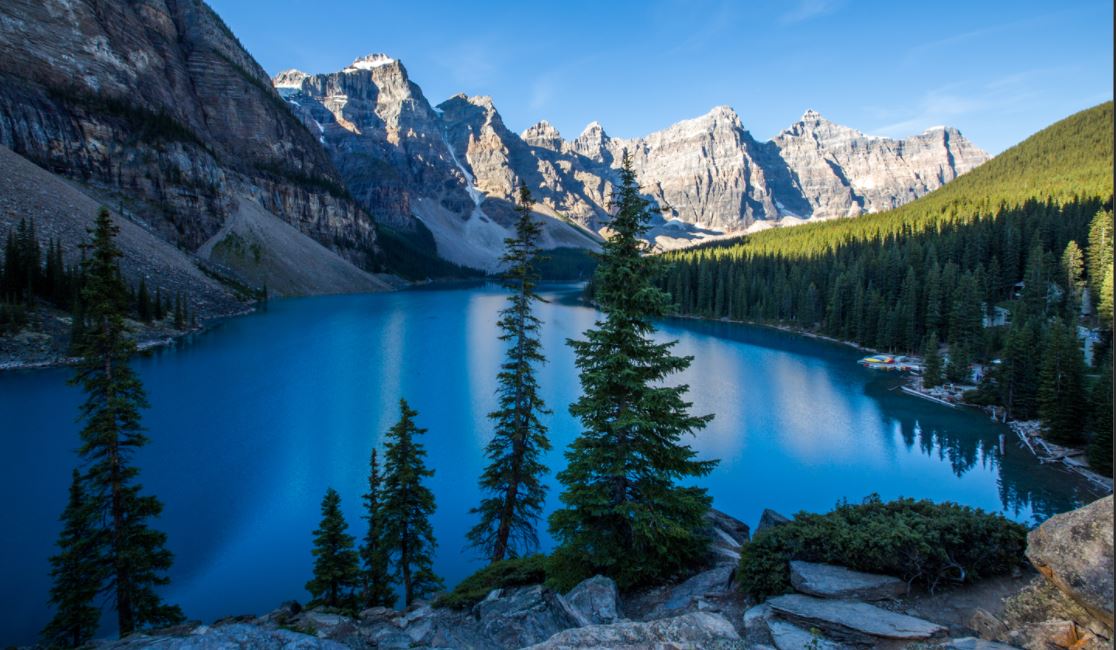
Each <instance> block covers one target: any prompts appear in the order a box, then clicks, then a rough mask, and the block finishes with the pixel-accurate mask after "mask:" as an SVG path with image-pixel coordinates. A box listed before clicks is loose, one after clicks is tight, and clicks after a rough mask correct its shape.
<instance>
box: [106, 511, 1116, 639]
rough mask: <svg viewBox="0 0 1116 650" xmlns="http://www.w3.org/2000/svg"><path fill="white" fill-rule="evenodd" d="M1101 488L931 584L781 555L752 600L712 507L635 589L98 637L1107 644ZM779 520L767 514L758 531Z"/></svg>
mask: <svg viewBox="0 0 1116 650" xmlns="http://www.w3.org/2000/svg"><path fill="white" fill-rule="evenodd" d="M1112 503H1113V502H1112V497H1111V496H1109V497H1105V498H1103V499H1100V500H1098V501H1095V502H1094V503H1092V504H1090V505H1088V506H1085V507H1083V508H1080V509H1079V510H1075V511H1073V512H1069V513H1065V514H1062V515H1057V516H1055V517H1053V518H1051V519H1050V520H1048V521H1047V522H1045V523H1044V524H1042V525H1041V526H1040V527H1039V528H1037V529H1036V530H1034V531H1032V532H1031V533H1030V534H1029V536H1028V544H1027V551H1026V555H1027V558H1028V560H1030V562H1031V564H1032V565H1033V569H1030V568H1024V567H1020V570H1019V571H1017V572H1015V574H1013V575H1012V576H1005V577H1003V578H991V579H986V580H981V581H977V582H975V583H973V584H969V585H965V586H961V587H957V588H954V589H952V590H950V591H946V592H943V593H938V594H927V593H921V592H918V591H912V590H911V589H910V588H909V586H908V585H907V584H906V583H905V582H904V581H902V580H899V579H897V578H894V577H889V576H881V575H874V574H866V573H861V572H856V571H851V570H849V569H846V568H843V567H837V566H831V565H825V564H815V563H809V562H797V561H793V562H791V563H790V566H789V570H790V574H791V581H792V585H793V587H794V590H793V592H792V593H786V594H783V595H779V596H775V597H773V598H770V599H768V600H767V601H766V602H762V603H755V602H751V601H750V600H749V599H748V598H747V597H745V596H744V594H743V592H741V591H740V589H739V588H738V586H737V585H736V582H735V572H736V570H737V564H738V558H739V554H740V549H741V547H742V545H743V544H747V543H748V541H749V539H750V531H749V530H748V526H747V525H745V524H743V523H742V522H739V521H737V520H735V519H733V518H731V517H729V516H727V515H724V514H721V513H714V514H713V516H711V518H710V522H711V528H712V532H713V535H714V539H716V540H717V542H716V543H715V544H714V547H713V549H712V553H711V556H710V559H709V562H708V564H707V565H706V566H703V567H698V568H697V570H696V571H695V572H694V573H692V574H691V575H689V576H686V577H685V578H684V579H680V580H678V581H676V582H673V583H671V584H666V585H663V586H660V587H657V588H654V589H650V590H646V591H642V592H638V593H635V594H621V593H620V592H619V591H618V590H617V588H616V585H615V583H613V582H612V581H611V580H610V579H608V578H605V577H603V576H596V577H593V578H590V579H588V580H585V581H583V582H582V583H580V584H578V585H577V586H576V587H574V588H573V589H572V590H570V591H568V592H566V593H558V592H556V591H554V590H552V589H550V588H548V587H546V586H543V585H530V586H524V587H515V588H506V589H494V590H493V591H491V592H490V593H489V594H488V596H487V597H486V598H485V599H484V600H482V601H481V602H479V603H477V604H475V605H474V606H472V607H471V608H467V609H460V610H457V609H449V608H440V607H435V606H434V605H432V604H431V603H426V602H420V603H416V604H415V605H413V606H411V607H409V608H407V609H405V610H402V611H399V610H394V609H388V608H383V607H376V608H372V609H367V610H364V611H363V612H360V613H359V614H357V615H350V614H343V613H339V612H335V611H329V610H326V609H322V608H312V609H303V608H302V607H301V606H300V605H299V604H298V603H296V602H293V601H291V602H287V603H284V604H283V605H281V606H280V607H279V608H277V609H276V610H274V611H272V612H269V613H267V614H265V615H263V616H235V617H229V618H225V619H221V620H219V621H216V622H214V623H212V624H203V623H199V622H193V623H187V624H185V625H182V626H178V627H175V628H172V629H166V630H160V631H155V632H147V633H141V634H134V635H132V636H130V637H128V638H125V639H122V640H113V641H107V640H106V641H99V642H96V643H95V645H96V647H99V648H105V649H111V650H117V649H121V650H123V649H132V648H151V647H155V648H164V649H168V650H195V649H203V648H204V649H207V650H209V649H214V648H221V649H223V648H230V649H231V648H292V649H294V648H298V649H322V650H343V649H346V648H349V649H360V648H477V649H490V648H491V649H510V648H532V649H534V650H573V649H577V648H620V649H630V650H635V649H637V648H664V649H665V648H671V649H681V648H693V649H697V648H702V649H705V648H711V649H729V648H732V649H736V648H741V649H742V648H756V649H759V650H773V649H778V650H802V649H804V648H812V649H826V650H838V649H853V648H885V649H892V648H894V649H898V648H911V649H913V648H920V649H929V648H940V649H948V648H952V649H956V650H962V649H973V650H998V649H1003V648H1028V649H1039V648H1042V649H1047V648H1073V649H1075V650H1099V649H1101V648H1110V647H1112V646H1111V639H1112V638H1113V634H1112V601H1113V581H1112V568H1113V557H1112V556H1113V551H1112V524H1113V518H1112ZM786 521H788V519H787V518H786V517H782V516H780V515H778V514H777V513H773V512H770V511H765V513H764V516H763V518H762V519H761V521H760V524H759V526H758V527H757V530H756V533H757V534H763V531H764V530H765V529H766V528H769V527H773V526H778V525H780V524H781V523H782V522H786Z"/></svg>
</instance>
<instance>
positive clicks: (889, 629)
mask: <svg viewBox="0 0 1116 650" xmlns="http://www.w3.org/2000/svg"><path fill="white" fill-rule="evenodd" d="M767 604H768V606H770V607H771V609H773V610H774V611H775V612H776V613H777V614H778V615H779V616H780V617H782V618H785V619H787V620H789V621H791V622H792V623H796V624H799V625H801V626H802V627H805V628H806V629H810V628H814V627H816V628H819V629H820V630H822V631H823V632H825V633H826V636H828V637H830V638H833V639H838V640H841V641H848V642H851V643H866V642H867V643H872V642H874V640H878V639H898V640H903V641H920V640H924V639H930V638H933V637H937V636H942V635H944V634H945V632H946V628H944V627H942V626H940V625H938V624H936V623H931V622H930V621H925V620H923V619H920V618H915V617H913V616H907V615H906V614H898V613H896V612H890V611H888V610H886V609H881V608H879V607H876V606H875V605H869V604H868V603H862V602H858V601H852V600H828V599H825V598H814V597H813V596H804V595H802V594H789V595H786V596H776V597H775V598H771V599H769V600H768V601H767Z"/></svg>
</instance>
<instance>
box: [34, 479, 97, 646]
mask: <svg viewBox="0 0 1116 650" xmlns="http://www.w3.org/2000/svg"><path fill="white" fill-rule="evenodd" d="M91 505H92V504H91V503H90V501H89V498H88V497H87V496H86V494H85V488H84V487H83V485H82V478H81V473H80V472H78V471H77V470H76V469H75V470H74V472H73V478H72V480H71V482H70V499H69V502H68V503H67V504H66V509H65V510H64V511H63V512H62V532H61V533H60V534H59V536H58V554H57V555H55V556H53V557H51V558H50V565H51V570H50V575H51V577H52V578H53V579H54V584H53V585H52V586H51V588H50V603H51V604H52V605H54V606H55V612H54V618H52V619H51V620H50V623H48V624H47V626H46V628H45V629H43V641H44V642H45V643H46V644H47V645H48V646H50V647H63V648H78V647H81V646H83V645H85V644H86V643H88V642H89V641H91V640H92V639H93V635H94V634H95V633H96V631H97V625H98V623H99V622H100V620H101V610H100V608H99V607H97V606H96V605H95V604H94V600H95V599H96V597H97V594H98V592H100V590H101V584H102V583H103V582H104V580H105V577H106V575H107V573H106V571H105V562H104V558H103V557H102V554H101V552H102V537H103V535H104V532H103V531H102V530H101V529H100V528H99V526H98V523H99V522H98V517H97V512H96V511H95V510H94V508H92V507H91Z"/></svg>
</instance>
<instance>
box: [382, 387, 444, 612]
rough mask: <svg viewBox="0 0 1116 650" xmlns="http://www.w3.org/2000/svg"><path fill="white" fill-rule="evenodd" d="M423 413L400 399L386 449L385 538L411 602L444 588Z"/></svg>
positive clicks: (405, 599)
mask: <svg viewBox="0 0 1116 650" xmlns="http://www.w3.org/2000/svg"><path fill="white" fill-rule="evenodd" d="M416 415H418V412H417V411H415V410H413V409H412V408H411V407H410V406H408V405H407V401H406V400H402V399H401V400H399V422H397V423H396V424H395V425H394V426H392V428H391V429H390V430H388V434H387V442H386V444H385V448H386V450H385V452H386V453H385V454H384V487H383V506H382V508H381V510H380V512H382V513H383V520H382V526H383V531H384V533H383V538H382V539H383V543H384V551H386V552H387V553H389V554H390V557H391V559H392V561H393V562H394V563H395V567H396V575H395V579H396V582H398V583H399V584H401V585H403V603H404V605H406V606H408V607H409V606H410V605H411V604H412V603H414V602H415V600H417V599H419V598H424V597H426V596H429V595H430V594H432V593H435V592H436V591H438V590H439V589H441V588H442V579H441V578H439V577H438V576H437V575H435V574H434V569H433V559H434V558H433V555H434V549H436V548H437V546H438V544H437V542H436V541H434V528H433V527H432V526H431V525H430V515H432V514H434V493H433V492H431V491H430V488H428V487H426V486H425V485H423V482H422V481H423V479H424V478H427V477H430V476H433V475H434V471H433V470H430V469H427V467H426V461H425V458H426V450H425V449H424V448H423V446H422V444H421V443H419V442H418V441H417V440H415V438H416V437H417V436H420V435H422V434H424V433H426V429H422V428H419V427H417V426H416V425H415V422H414V417H415V416H416Z"/></svg>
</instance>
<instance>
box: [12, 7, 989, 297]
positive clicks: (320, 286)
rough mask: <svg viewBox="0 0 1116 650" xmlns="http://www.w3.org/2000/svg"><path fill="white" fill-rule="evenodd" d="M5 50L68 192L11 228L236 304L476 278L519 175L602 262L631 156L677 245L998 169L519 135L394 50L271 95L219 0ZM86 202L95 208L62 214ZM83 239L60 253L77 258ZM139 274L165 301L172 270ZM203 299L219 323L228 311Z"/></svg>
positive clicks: (17, 97)
mask: <svg viewBox="0 0 1116 650" xmlns="http://www.w3.org/2000/svg"><path fill="white" fill-rule="evenodd" d="M0 46H2V49H3V51H4V56H3V57H2V58H0V145H2V146H4V147H6V148H8V149H10V150H11V151H12V152H14V153H15V154H18V155H19V156H20V157H22V158H23V159H24V160H26V161H29V162H30V163H33V164H34V166H36V167H37V168H38V169H37V170H31V169H24V168H23V167H20V170H21V171H20V174H22V175H23V177H26V178H32V177H39V176H41V177H42V179H43V180H42V181H41V182H39V184H40V186H43V187H46V186H48V185H51V184H52V183H55V182H64V183H66V184H67V185H68V186H69V188H68V189H67V190H66V191H61V190H59V191H57V192H47V193H40V194H38V195H37V196H36V198H35V199H34V200H35V201H37V202H38V203H36V205H30V204H28V203H27V201H31V198H27V199H26V200H25V201H24V200H23V199H21V198H20V197H18V196H12V197H9V200H8V201H7V202H6V204H5V210H4V214H2V215H0V222H3V223H5V224H11V223H14V222H16V221H18V219H19V218H20V217H21V216H22V215H24V214H31V213H35V214H39V215H40V216H39V217H38V219H39V220H40V223H39V226H40V230H41V231H42V233H43V234H44V236H50V235H52V234H54V233H58V232H62V231H63V230H65V228H64V226H65V224H64V223H62V221H66V222H67V223H76V222H78V221H80V220H81V219H86V220H87V219H88V218H89V217H90V215H84V214H82V215H78V214H77V213H76V212H75V210H76V208H75V206H76V205H78V204H80V205H83V206H85V205H91V204H96V203H101V204H104V205H107V206H109V207H110V208H111V209H112V210H113V211H114V212H116V213H117V214H118V215H119V216H120V217H121V218H123V219H125V220H127V221H130V222H133V223H134V224H136V225H138V226H139V227H140V228H141V229H142V230H144V231H146V232H147V233H148V234H149V235H150V237H148V239H150V240H151V241H161V242H165V243H167V244H170V246H169V247H164V249H161V250H163V252H164V253H166V255H162V253H161V254H160V256H157V257H155V258H152V259H163V258H164V257H166V256H168V255H169V256H170V257H175V258H176V261H175V264H176V265H179V266H180V263H181V261H182V260H181V259H178V258H182V259H189V260H192V261H193V263H194V264H195V265H197V266H199V267H201V268H203V269H204V270H205V273H206V276H207V277H218V278H221V279H222V282H223V283H224V284H223V286H231V287H234V289H235V287H238V286H239V287H260V286H261V285H266V286H267V287H268V289H269V290H270V291H271V292H272V293H279V294H302V293H325V292H335V291H366V290H375V289H383V288H387V287H389V286H390V281H391V278H389V277H388V276H387V275H385V274H391V273H404V271H402V269H403V268H404V266H406V268H407V269H408V270H409V272H408V273H404V274H405V275H410V276H411V277H426V276H427V275H436V274H439V273H441V274H445V273H450V274H453V273H455V272H456V271H454V269H455V268H458V270H461V271H464V269H460V268H459V267H454V266H452V265H448V264H446V263H445V262H443V261H440V260H439V259H438V258H439V257H440V258H442V259H444V260H449V261H450V262H452V263H454V264H457V265H460V266H463V267H471V268H473V269H480V270H484V271H494V270H496V268H497V267H498V258H499V255H500V253H501V250H502V246H503V238H504V237H505V236H506V235H507V234H508V225H509V224H510V223H511V220H512V219H513V218H514V212H513V200H512V199H513V195H514V192H515V190H516V188H517V186H518V185H519V184H520V183H521V182H522V183H526V185H527V186H528V187H529V188H530V189H531V191H532V193H533V195H534V197H535V200H536V204H535V206H534V207H535V212H536V214H537V215H538V218H539V219H540V220H542V221H543V223H544V225H545V228H544V236H543V245H544V247H546V248H574V249H590V250H592V249H596V248H597V247H598V246H599V243H600V241H601V240H602V236H603V235H604V234H607V225H608V221H609V203H610V197H611V193H612V187H613V183H614V182H615V178H616V166H617V165H618V164H619V160H620V159H621V157H622V156H623V154H624V153H625V152H627V153H628V154H629V155H630V156H631V157H632V160H633V163H634V165H635V168H636V170H637V173H638V177H639V180H640V182H641V185H642V186H643V188H644V190H645V192H646V195H647V198H648V200H649V201H651V202H652V205H653V207H654V209H655V211H656V214H657V217H656V218H655V222H654V224H653V228H652V230H651V231H650V233H649V235H648V236H649V239H651V240H652V241H653V242H654V243H655V245H656V246H657V247H658V248H659V249H671V248H677V247H680V246H685V245H688V244H690V243H694V242H699V241H703V240H707V239H711V238H719V237H724V236H727V235H731V234H735V233H741V232H749V231H754V230H757V229H762V228H764V227H768V226H772V225H786V224H791V223H800V222H802V221H806V220H816V219H829V218H834V217H846V216H855V215H859V214H863V213H868V212H876V211H879V210H884V209H888V208H891V207H894V206H896V205H900V204H903V203H905V202H907V201H910V200H911V199H914V198H916V197H918V196H921V195H923V194H925V193H927V192H929V191H931V190H933V189H935V188H937V187H939V186H941V185H942V184H944V183H947V182H949V181H950V180H952V179H953V178H955V177H957V176H958V175H960V174H962V173H964V172H966V171H968V170H969V169H971V168H973V167H975V166H976V165H979V164H980V163H981V162H983V161H984V160H986V159H987V158H988V156H987V155H986V154H985V153H984V152H982V151H981V150H980V149H978V148H976V147H975V146H974V145H972V144H971V143H970V142H968V141H967V140H966V139H965V138H964V137H962V136H961V134H960V133H959V132H957V131H956V130H955V129H951V128H935V129H931V130H928V131H926V132H925V133H923V134H921V135H918V136H914V137H912V138H908V139H906V140H892V139H887V138H878V137H872V136H867V135H864V134H862V133H860V132H858V131H855V130H853V129H850V128H847V127H843V126H839V125H837V124H834V123H832V122H829V121H828V120H826V119H825V118H823V117H822V116H821V115H819V114H817V113H816V112H813V111H807V112H806V113H805V114H804V115H803V117H802V119H800V120H799V121H798V122H796V123H794V124H792V125H791V126H790V127H788V128H787V129H786V130H784V131H783V132H781V133H779V134H778V135H777V136H776V137H774V138H773V139H771V140H770V141H766V142H761V141H759V140H757V139H756V138H754V137H753V136H752V135H751V134H750V132H749V131H748V130H747V129H746V128H745V127H744V125H743V123H742V121H741V119H740V117H739V116H738V115H737V114H736V113H735V112H734V111H733V110H732V109H730V108H728V107H716V108H714V109H712V110H711V111H710V112H709V113H707V114H706V115H703V116H700V117H697V118H695V119H692V120H685V121H682V122H679V123H677V124H674V125H672V126H670V127H669V128H666V129H664V130H662V131H659V132H656V133H652V134H650V135H648V136H646V137H642V138H633V139H624V138H614V137H611V136H610V135H608V133H607V132H606V131H605V129H604V128H603V127H602V126H601V125H600V124H597V123H592V124H590V125H588V126H587V127H586V128H585V130H584V131H583V132H582V133H581V134H579V135H578V136H577V137H576V138H573V139H566V138H564V137H563V136H562V135H561V134H559V133H558V131H557V130H556V129H554V128H553V127H552V126H551V125H550V124H548V123H547V122H545V121H543V122H539V123H537V124H535V125H533V126H531V127H530V128H528V129H526V130H524V131H523V132H522V133H515V132H514V131H512V130H511V129H509V128H508V127H507V125H505V123H504V121H503V119H502V117H501V116H500V114H499V112H498V111H497V109H496V106H495V104H494V102H493V100H492V99H491V98H489V97H483V96H466V95H464V94H459V95H455V96H454V97H451V98H449V99H447V100H446V101H444V102H442V103H440V104H437V105H433V104H431V103H430V102H429V101H428V100H427V98H426V97H425V96H424V95H423V92H422V89H421V88H420V87H419V86H418V85H417V84H416V83H415V82H413V81H412V80H411V79H410V77H409V76H408V74H407V71H406V69H405V68H404V66H403V64H402V63H401V62H399V61H398V60H395V59H393V58H391V57H388V56H386V55H382V54H376V55H369V56H364V57H360V58H358V59H356V60H355V61H354V62H353V63H352V64H351V65H349V66H347V67H345V68H343V69H342V70H339V71H337V72H333V73H328V74H307V73H304V72H299V71H297V70H288V71H286V72H283V73H281V74H279V75H276V76H275V77H274V78H269V77H268V75H267V74H266V73H265V72H264V70H263V69H262V68H261V67H260V66H259V64H258V63H257V62H256V61H255V60H254V59H253V58H252V56H251V55H250V54H249V53H248V52H247V51H246V50H245V49H244V48H243V46H242V45H241V44H240V42H239V40H238V39H237V38H236V36H235V35H234V34H233V33H232V32H231V31H230V30H229V28H228V27H227V26H226V25H225V24H224V22H223V21H222V20H221V19H220V17H219V16H218V15H217V14H216V13H215V12H213V11H212V10H211V9H210V8H209V7H208V6H207V5H206V4H205V3H204V2H202V1H201V0H150V1H147V2H142V3H122V2H114V1H111V0H90V1H88V2H81V3H73V2H66V1H64V0H42V1H39V0H10V1H9V2H5V3H3V4H2V5H0ZM4 160H12V164H15V161H14V160H13V159H9V158H4ZM49 177H53V178H49ZM70 189H73V190H75V191H77V192H79V193H80V194H83V195H84V196H85V198H86V199H88V201H86V200H84V199H83V200H82V201H63V200H62V198H60V197H65V196H70V195H71V192H70ZM44 195H45V196H49V197H56V198H57V203H58V204H57V205H50V206H44V205H42V202H43V201H44V200H46V199H44ZM21 201H23V202H22V203H21ZM25 204H26V205H25ZM44 207H47V208H49V209H44ZM51 215H54V216H51ZM52 220H54V221H58V223H53V222H52ZM79 240H80V238H77V237H67V238H65V241H64V245H65V246H66V250H67V255H68V256H71V259H73V256H76V254H77V252H76V246H77V243H79ZM145 241H146V240H145ZM133 254H134V255H139V254H140V253H139V252H135V253H133ZM167 259H169V257H168V258H167ZM400 260H403V261H402V262H401V261H400ZM125 262H126V263H125V271H126V273H133V274H142V275H143V276H144V277H147V278H148V280H149V285H151V283H152V281H153V280H156V281H157V280H158V279H159V278H160V277H163V275H161V273H160V267H159V266H158V265H157V264H155V266H153V265H152V264H153V262H152V261H151V260H147V261H146V262H145V263H143V264H140V263H129V261H128V259H126V260H125ZM140 269H142V273H141V270H140ZM165 277H170V276H169V275H166V276H165ZM133 280H134V278H133ZM168 289H169V287H168ZM234 289H229V292H230V293H233V292H235V291H234ZM210 293H211V292H210ZM199 295H202V294H199ZM196 301H200V304H197V305H195V308H196V311H197V313H199V314H202V315H206V314H214V313H216V312H220V311H221V310H220V309H217V308H216V307H215V305H218V304H224V301H222V300H209V299H204V298H196Z"/></svg>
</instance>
